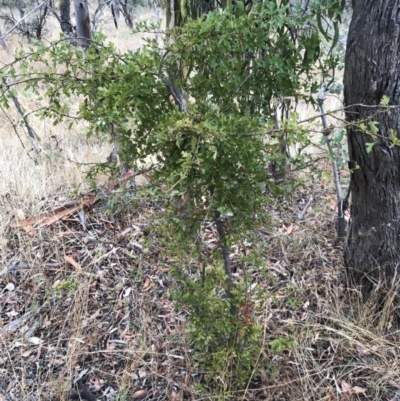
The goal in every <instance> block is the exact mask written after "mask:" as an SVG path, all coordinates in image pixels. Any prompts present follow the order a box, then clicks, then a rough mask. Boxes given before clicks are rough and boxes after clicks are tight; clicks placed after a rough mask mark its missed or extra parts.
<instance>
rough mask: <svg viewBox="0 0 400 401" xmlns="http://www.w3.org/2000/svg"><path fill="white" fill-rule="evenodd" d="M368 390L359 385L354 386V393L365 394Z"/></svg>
mask: <svg viewBox="0 0 400 401" xmlns="http://www.w3.org/2000/svg"><path fill="white" fill-rule="evenodd" d="M366 392H367V390H366V389H365V388H362V387H359V386H354V387H353V393H354V394H365V393H366Z"/></svg>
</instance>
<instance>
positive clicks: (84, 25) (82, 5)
mask: <svg viewBox="0 0 400 401" xmlns="http://www.w3.org/2000/svg"><path fill="white" fill-rule="evenodd" d="M64 1H65V0H64ZM74 7H75V18H76V36H77V38H78V43H79V45H80V46H82V47H83V48H85V49H86V48H88V47H89V44H90V39H91V35H90V16H89V7H88V2H87V0H74Z"/></svg>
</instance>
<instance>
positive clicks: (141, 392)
mask: <svg viewBox="0 0 400 401" xmlns="http://www.w3.org/2000/svg"><path fill="white" fill-rule="evenodd" d="M146 393H147V390H138V391H135V392H134V393H133V394H132V398H134V399H135V400H137V399H138V398H142V397H143V396H144V395H146Z"/></svg>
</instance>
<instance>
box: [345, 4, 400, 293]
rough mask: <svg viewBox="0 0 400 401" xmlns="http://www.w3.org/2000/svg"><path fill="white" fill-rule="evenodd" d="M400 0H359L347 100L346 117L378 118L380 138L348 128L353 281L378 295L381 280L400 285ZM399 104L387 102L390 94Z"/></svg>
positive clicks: (349, 257)
mask: <svg viewBox="0 0 400 401" xmlns="http://www.w3.org/2000/svg"><path fill="white" fill-rule="evenodd" d="M399 53H400V0H358V1H357V2H356V6H355V9H354V13H353V18H352V21H351V24H350V28H349V35H348V42H347V49H346V60H345V65H346V67H345V72H344V86H345V89H344V100H345V104H346V106H348V107H349V108H348V109H347V112H346V119H347V121H348V122H349V123H355V124H357V123H359V122H361V121H365V120H366V119H372V120H374V121H376V122H377V128H378V133H377V138H376V140H375V145H374V147H373V149H372V151H371V152H369V153H368V152H367V143H368V142H374V139H372V138H371V136H370V135H368V134H367V133H362V132H361V131H360V130H359V129H358V128H357V126H356V125H354V126H352V127H350V128H348V130H347V139H348V144H349V153H350V168H351V183H350V190H351V224H350V229H349V233H348V240H347V246H346V249H345V260H346V263H347V265H348V272H349V278H350V280H351V283H352V284H353V285H356V286H357V287H361V289H362V291H363V294H364V295H370V294H371V292H372V291H373V290H374V288H376V286H377V285H382V284H384V285H387V286H392V285H393V284H396V285H397V284H398V283H400V280H399V275H398V268H399V266H400V147H399V146H394V147H393V146H391V145H392V144H391V141H390V139H389V129H390V128H392V129H393V130H395V132H396V133H397V137H399V134H400V108H399V105H400V80H399V77H400V57H399ZM384 95H386V96H388V97H389V98H390V105H396V106H397V107H396V108H393V109H391V111H390V112H388V111H387V110H385V109H384V108H383V107H380V106H379V104H380V102H381V100H382V97H383V96H384Z"/></svg>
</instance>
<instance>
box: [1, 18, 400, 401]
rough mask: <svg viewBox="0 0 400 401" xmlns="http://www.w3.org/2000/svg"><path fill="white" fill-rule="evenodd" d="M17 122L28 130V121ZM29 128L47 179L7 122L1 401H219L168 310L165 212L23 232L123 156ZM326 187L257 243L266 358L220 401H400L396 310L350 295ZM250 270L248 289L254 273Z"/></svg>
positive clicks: (138, 211) (55, 131)
mask: <svg viewBox="0 0 400 401" xmlns="http://www.w3.org/2000/svg"><path fill="white" fill-rule="evenodd" d="M105 31H106V32H107V33H109V37H110V40H113V41H114V42H116V43H117V45H118V46H119V47H120V48H121V49H122V50H126V49H128V48H130V49H134V48H135V47H137V46H139V45H140V41H139V40H137V39H134V40H133V39H132V38H131V37H130V36H129V35H128V31H127V30H126V29H125V28H121V29H120V31H119V32H116V31H114V29H113V28H111V26H110V24H108V25H107V26H106V28H105ZM14 40H15V38H14ZM11 44H12V43H11ZM9 45H10V43H9ZM14 45H15V43H14ZM8 57H11V56H10V55H6V54H4V53H2V54H0V58H1V59H2V60H3V61H7V58H8ZM21 101H22V99H21ZM24 102H25V103H24V105H25V107H26V108H27V109H28V108H29V107H32V106H33V105H34V99H24ZM333 107H334V106H333ZM9 117H10V118H11V121H13V123H14V124H16V122H17V120H18V118H17V114H16V113H14V112H13V111H10V112H9ZM31 124H32V125H33V127H34V129H35V131H36V132H37V133H38V135H39V136H40V138H41V141H40V143H39V146H40V148H41V151H40V162H39V163H38V164H37V165H35V163H34V162H33V160H32V158H31V157H33V156H34V154H33V151H32V150H30V149H31V145H30V143H29V142H28V141H27V139H26V135H25V134H24V132H23V130H22V127H18V132H19V135H20V137H21V139H19V138H18V137H17V135H16V134H15V133H14V131H13V126H12V124H11V123H10V121H8V120H7V119H6V118H5V117H4V116H3V115H2V116H1V117H0V127H1V128H0V175H1V177H2V180H1V181H0V196H1V198H0V342H1V346H0V350H1V351H0V401H2V400H17V399H18V400H35V401H36V400H45V401H47V400H56V399H57V400H67V399H69V398H70V395H71V392H72V393H74V392H75V391H78V392H79V391H80V394H81V395H84V394H83V392H82V389H85V390H87V391H89V392H90V393H91V394H92V395H93V394H95V395H96V397H97V399H99V400H120V401H122V400H133V399H141V400H145V399H146V400H171V401H179V400H184V399H187V400H215V399H217V396H216V395H215V394H212V393H211V392H210V391H209V387H204V390H203V392H200V391H199V390H198V382H199V381H201V374H200V371H199V369H198V368H197V367H196V366H194V365H193V362H192V350H191V345H190V344H188V343H187V338H186V334H185V329H186V317H187V312H186V311H183V310H176V309H175V308H174V307H173V305H172V303H171V300H170V292H171V291H173V290H174V285H176V284H175V283H174V281H173V279H172V278H171V277H170V276H169V275H168V265H166V264H165V263H163V262H162V261H161V262H160V257H159V255H163V252H164V250H163V248H162V247H161V246H160V245H157V241H156V238H153V237H152V233H151V222H152V221H153V220H154V219H155V216H157V214H159V213H162V211H161V210H160V209H159V208H158V207H157V205H154V204H153V203H151V202H147V201H146V200H145V199H140V198H137V197H136V195H135V194H130V195H129V194H126V195H125V199H128V200H131V201H132V204H133V203H135V205H136V206H135V207H134V208H132V207H131V208H128V209H126V210H124V211H123V212H120V213H118V214H114V215H111V216H110V215H108V214H106V213H105V210H107V202H108V201H109V198H110V196H112V195H110V194H105V195H104V197H103V199H102V200H101V201H99V202H98V203H97V204H96V205H95V207H94V208H93V209H91V210H88V211H86V229H84V228H83V227H82V224H81V220H80V219H79V218H78V216H77V215H74V216H71V218H70V219H69V220H67V221H59V222H57V223H56V224H55V225H53V226H52V227H50V228H43V229H41V230H38V234H37V235H36V236H34V237H31V236H29V235H27V234H26V233H25V232H23V231H22V230H20V229H15V228H14V229H12V228H10V225H9V224H10V222H11V221H13V220H14V219H15V218H17V219H22V218H24V217H28V216H32V215H36V214H38V213H39V212H40V211H43V210H44V209H47V208H49V207H52V206H54V205H60V204H62V203H63V202H64V201H65V200H66V199H69V192H70V191H71V190H73V189H75V188H77V187H79V188H80V189H81V191H82V192H84V191H85V190H87V184H86V183H85V180H84V177H85V171H87V169H86V167H85V166H83V167H82V168H77V164H76V163H74V161H79V162H85V163H97V162H103V161H105V159H106V158H107V156H108V155H109V153H110V145H109V144H104V143H103V142H101V141H98V140H96V139H91V140H88V139H86V138H85V136H84V132H85V127H84V126H83V125H82V126H80V127H77V128H76V131H68V129H67V126H66V125H60V126H57V127H54V126H53V125H52V124H51V123H50V121H46V120H44V121H41V120H39V119H37V118H36V117H32V119H31ZM21 141H22V143H23V144H24V146H25V149H24V148H23V147H22V146H21ZM324 168H326V169H327V168H328V167H326V166H325V167H324ZM324 186H325V187H330V184H329V183H328V185H327V183H324V182H319V183H318V185H317V186H315V185H314V186H313V185H311V184H310V185H309V186H308V187H306V188H305V189H304V190H303V192H298V193H295V194H293V197H292V199H290V200H289V201H286V203H277V204H276V205H275V206H273V207H270V212H271V215H272V222H271V226H270V227H268V228H266V229H265V231H262V232H259V233H258V235H259V240H260V244H267V245H268V246H266V247H265V250H264V260H265V268H264V269H262V270H260V269H256V268H255V267H251V266H246V269H247V273H246V274H247V276H249V277H251V280H252V282H253V283H255V284H258V285H259V286H260V287H261V288H262V289H263V291H264V293H265V298H264V299H263V301H262V302H261V303H259V304H258V305H257V306H258V307H257V311H256V318H257V321H258V323H259V324H260V325H262V326H263V327H264V338H263V342H264V346H263V349H262V352H261V353H260V356H259V359H258V365H257V366H256V367H255V369H254V372H253V376H252V378H251V380H250V381H249V383H248V386H247V387H246V388H245V389H243V390H242V391H235V392H229V391H226V392H225V393H223V394H220V399H232V400H276V401H278V400H279V401H284V400H293V399H297V400H308V401H311V400H315V401H321V400H327V401H328V400H332V401H333V400H340V401H350V400H363V401H367V400H371V401H372V400H374V401H378V400H384V401H389V400H391V401H395V400H400V368H399V349H400V348H399V346H400V341H399V336H398V333H397V332H395V331H394V328H393V326H392V321H391V319H392V317H393V315H394V311H393V309H394V306H393V303H392V297H391V294H389V295H388V296H387V298H386V300H387V302H386V304H385V305H384V306H383V307H380V308H379V309H377V308H376V307H375V305H376V303H375V302H374V300H371V301H370V303H369V304H367V305H364V304H363V303H362V302H360V299H359V297H358V294H357V293H355V292H353V293H352V292H348V291H347V290H346V288H345V281H346V280H345V271H344V269H343V264H342V256H341V250H340V249H338V248H336V247H335V246H334V217H333V216H334V212H333V210H332V199H334V195H332V194H331V193H330V192H329V191H327V190H326V189H324ZM311 195H312V196H313V201H312V203H311V205H310V208H309V209H308V212H307V214H306V216H305V219H304V220H302V221H298V220H297V218H296V216H297V214H298V212H299V211H300V210H302V209H303V208H304V205H305V204H306V203H307V202H308V200H309V198H310V196H311ZM210 235H212V234H210ZM211 239H212V238H211ZM149 244H150V245H149ZM146 248H148V249H146ZM66 257H67V258H66ZM161 259H162V258H161ZM233 259H234V261H235V260H236V259H235V256H233ZM71 260H72V261H74V262H75V263H72V264H71V262H70V261H71ZM236 266H237V267H236V272H235V275H236V278H237V279H238V280H240V279H242V278H243V275H244V266H243V265H240V263H239V262H237V264H236ZM378 295H379V294H377V297H378ZM282 339H283V340H282ZM285 339H286V340H290V341H293V345H290V346H289V345H288V346H287V347H286V349H283V350H281V351H279V352H278V351H276V352H274V347H273V346H272V345H271V342H272V344H273V342H274V341H275V344H276V341H278V342H279V341H283V342H282V343H284V341H285ZM286 344H289V343H286ZM283 348H285V347H283ZM79 387H80V389H79ZM228 387H229V386H228Z"/></svg>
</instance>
